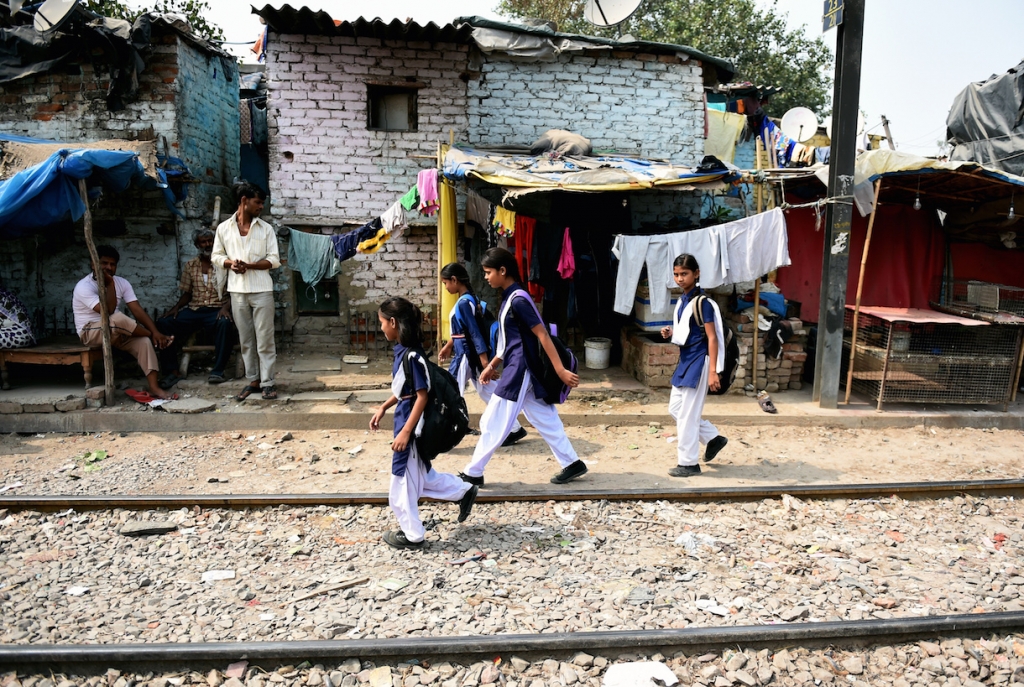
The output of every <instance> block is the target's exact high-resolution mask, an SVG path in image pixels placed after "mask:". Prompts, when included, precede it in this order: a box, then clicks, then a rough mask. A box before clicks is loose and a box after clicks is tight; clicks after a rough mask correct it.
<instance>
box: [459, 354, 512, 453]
mask: <svg viewBox="0 0 1024 687" xmlns="http://www.w3.org/2000/svg"><path fill="white" fill-rule="evenodd" d="M458 371H459V374H457V375H456V376H455V381H457V382H458V383H459V393H460V394H461V395H462V397H463V398H465V396H466V382H468V381H470V380H472V382H473V388H474V389H476V394H477V396H479V397H480V398H481V399H483V402H484V403H490V402H491V396H493V395H494V385H492V384H481V383H480V380H479V379H475V378H473V377H472V376H470V375H471V374H472V372H471V370H470V369H469V360H467V359H466V357H465V356H463V357H462V362H461V363H460V364H459V368H458ZM522 428H523V426H522V425H521V424H519V419H518V418H516V420H515V422H513V423H512V430H511V431H513V432H518V431H519V430H521V429H522ZM502 441H505V440H504V439H502Z"/></svg>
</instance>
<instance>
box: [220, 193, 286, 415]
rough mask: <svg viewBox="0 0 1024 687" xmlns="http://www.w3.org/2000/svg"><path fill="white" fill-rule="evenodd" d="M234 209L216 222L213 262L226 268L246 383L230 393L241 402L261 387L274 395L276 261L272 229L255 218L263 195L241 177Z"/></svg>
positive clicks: (267, 394) (269, 395) (267, 395)
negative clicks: (226, 218) (234, 392)
mask: <svg viewBox="0 0 1024 687" xmlns="http://www.w3.org/2000/svg"><path fill="white" fill-rule="evenodd" d="M235 195H236V196H238V210H236V211H235V213H234V214H233V215H231V217H230V218H229V219H228V220H227V221H226V222H222V223H221V224H220V226H218V227H217V236H216V238H215V239H214V242H213V256H212V258H211V259H212V260H213V264H215V265H223V266H224V267H225V268H226V269H227V270H228V285H227V291H228V294H229V295H230V296H231V313H232V315H233V316H234V318H235V326H236V327H237V328H238V339H239V342H238V343H239V345H240V347H241V349H242V360H243V361H244V362H245V378H246V379H247V380H248V381H249V383H248V384H247V385H246V386H245V388H244V389H242V391H241V392H240V393H239V394H238V395H237V396H235V398H236V399H237V400H239V401H244V400H245V399H246V398H248V397H249V396H250V395H252V394H253V393H255V392H257V391H259V390H260V387H263V398H264V399H267V400H273V399H276V398H277V389H276V388H275V387H274V364H275V363H276V362H277V344H276V342H275V341H274V280H273V279H272V278H271V277H270V270H272V269H276V268H278V267H280V266H281V257H280V254H279V253H278V248H277V235H276V234H275V233H274V228H273V227H271V226H270V225H269V224H267V223H266V222H264V221H263V220H261V219H260V213H262V212H263V201H264V199H265V198H266V194H265V193H263V191H261V190H260V189H258V188H257V187H256V186H253V185H252V184H250V183H248V182H246V181H243V182H241V183H240V184H238V186H236V187H235Z"/></svg>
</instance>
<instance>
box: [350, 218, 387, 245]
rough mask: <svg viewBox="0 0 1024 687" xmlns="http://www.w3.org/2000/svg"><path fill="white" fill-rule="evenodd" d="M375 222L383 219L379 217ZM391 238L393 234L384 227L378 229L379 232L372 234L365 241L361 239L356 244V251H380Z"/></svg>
mask: <svg viewBox="0 0 1024 687" xmlns="http://www.w3.org/2000/svg"><path fill="white" fill-rule="evenodd" d="M374 221H375V222H380V221H381V219H380V218H379V217H378V218H377V219H376V220H374ZM390 239H391V234H389V233H388V230H387V229H385V228H384V227H381V228H380V229H378V230H377V233H376V234H374V235H373V236H370V237H369V238H367V239H366V240H364V241H360V242H359V245H358V246H356V251H358V252H359V253H362V254H368V253H376V252H377V251H379V250H380V249H381V248H382V247H383V246H384V244H385V243H387V242H388V241H389V240H390Z"/></svg>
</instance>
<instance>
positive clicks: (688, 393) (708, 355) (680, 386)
mask: <svg viewBox="0 0 1024 687" xmlns="http://www.w3.org/2000/svg"><path fill="white" fill-rule="evenodd" d="M672 276H673V278H674V279H675V282H676V285H677V286H678V287H679V288H681V289H682V290H683V295H682V296H681V297H680V298H679V303H678V304H677V305H676V308H675V311H674V313H673V315H672V326H671V327H663V328H662V330H661V336H662V337H663V338H665V339H672V343H674V344H675V345H677V346H679V364H678V365H677V366H676V371H675V374H674V375H672V393H671V395H670V396H669V402H668V412H669V414H670V415H671V416H672V417H674V418H675V420H676V434H677V435H678V436H677V438H676V450H677V454H678V455H677V465H676V467H674V468H672V469H671V470H669V471H668V474H669V475H671V476H672V477H691V476H692V475H699V474H700V445H701V444H706V445H707V449H706V450H705V452H704V461H705V462H707V461H709V460H712V459H713V458H714V457H715V456H716V455H718V452H719V451H721V450H722V449H723V448H724V447H725V445H726V444H727V443H729V440H728V439H726V438H725V437H723V436H722V435H720V434H719V433H718V430H717V429H716V428H715V426H714V425H713V424H711V423H710V422H708V421H707V420H705V419H704V418H702V417H701V414H702V413H703V412H704V400H705V399H706V398H707V394H708V389H711V390H712V391H717V390H718V389H719V387H720V386H721V383H722V382H721V379H720V378H719V376H718V375H719V373H720V372H722V371H724V369H725V344H724V341H725V336H724V333H723V328H722V313H721V312H719V310H718V304H717V303H715V301H714V300H713V299H711V298H708V297H707V296H706V295H705V294H704V290H703V289H702V288H700V286H698V282H699V281H700V265H698V264H697V258H695V257H693V256H692V255H690V254H689V253H683V254H682V255H680V256H679V257H677V258H676V259H675V261H674V262H673V263H672Z"/></svg>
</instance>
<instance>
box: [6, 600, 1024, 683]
mask: <svg viewBox="0 0 1024 687" xmlns="http://www.w3.org/2000/svg"><path fill="white" fill-rule="evenodd" d="M1021 630H1024V612H1022V611H1015V612H1007V613H980V614H968V615H945V616H925V617H912V618H892V619H887V620H851V621H839V622H821V623H814V622H804V623H795V624H778V625H744V626H727V627H688V628H683V629H665V630H616V631H608V632H562V633H551V634H532V635H526V634H515V635H500V634H499V635H487V636H479V635H478V636H456V637H409V638H400V639H353V640H323V641H296V642H234V643H231V642H218V643H194V644H21V645H17V644H6V645H2V646H0V665H2V666H6V667H8V668H10V667H14V666H23V665H45V666H47V667H48V668H49V669H54V670H55V669H59V667H60V666H66V665H75V666H92V667H93V668H95V667H99V666H102V667H103V668H107V667H114V666H122V667H124V666H131V665H133V664H134V665H140V664H153V663H165V664H178V665H188V666H190V667H194V666H195V665H196V664H200V663H204V662H221V663H223V662H228V661H236V660H239V659H246V660H248V661H249V662H250V663H251V662H254V661H276V660H283V661H287V662H289V663H294V662H295V661H298V660H299V659H304V660H310V661H314V660H317V661H322V660H336V659H344V658H353V657H355V658H361V659H366V658H375V659H388V660H400V659H403V658H409V657H412V658H417V659H420V660H423V659H430V660H432V661H434V660H437V659H440V658H454V657H460V656H466V657H469V656H475V657H481V656H486V657H493V656H499V655H506V656H507V655H509V654H513V653H515V654H521V655H528V654H534V655H536V654H543V655H549V656H550V655H561V654H567V653H570V652H576V651H586V652H587V653H593V654H603V653H604V654H614V653H616V652H620V653H625V652H631V651H637V650H655V649H657V650H689V651H691V652H692V651H694V650H699V649H714V648H716V647H717V648H721V647H725V646H731V647H735V646H742V647H744V648H778V647H783V646H793V645H798V646H805V647H808V648H812V647H819V646H828V645H841V646H852V645H866V644H896V643H903V642H910V641H914V640H917V639H925V638H933V637H938V636H958V637H966V636H981V635H990V634H993V633H1003V632H1017V631H1021Z"/></svg>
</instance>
